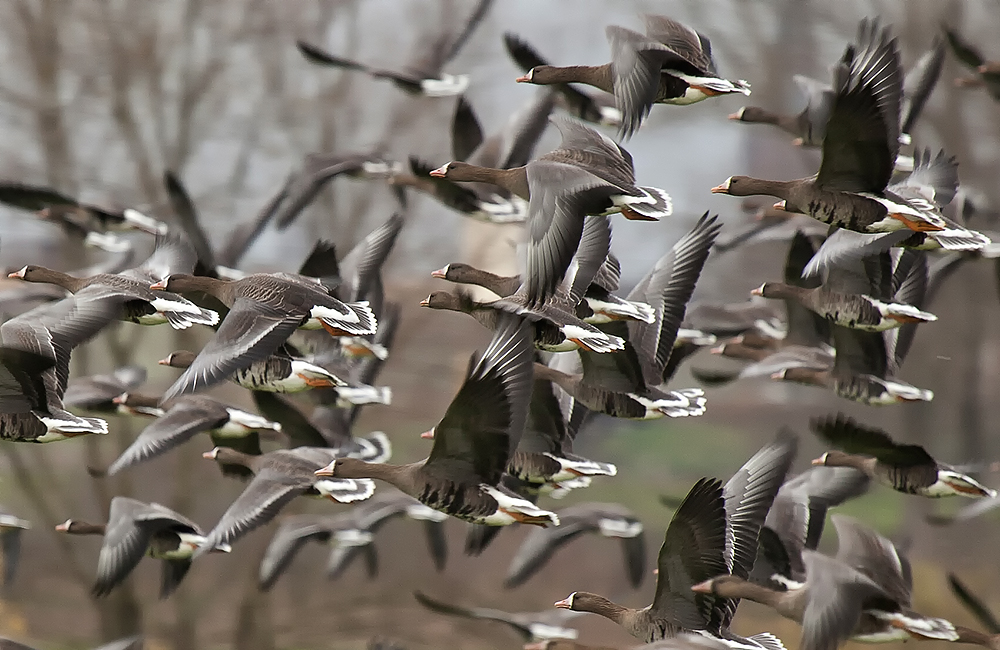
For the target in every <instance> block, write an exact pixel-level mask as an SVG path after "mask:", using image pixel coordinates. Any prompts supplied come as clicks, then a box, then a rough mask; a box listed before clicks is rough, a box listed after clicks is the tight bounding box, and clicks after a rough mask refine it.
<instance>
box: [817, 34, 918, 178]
mask: <svg viewBox="0 0 1000 650" xmlns="http://www.w3.org/2000/svg"><path fill="white" fill-rule="evenodd" d="M856 48H857V49H856V50H855V46H849V47H848V49H847V52H845V54H844V58H843V59H842V61H841V63H840V64H838V67H837V68H836V69H835V74H834V78H835V79H838V78H839V80H838V81H839V82H838V83H835V84H834V89H835V90H836V91H837V97H836V99H835V100H834V104H833V111H832V113H831V115H830V121H829V122H828V123H827V126H826V137H825V138H824V139H823V162H822V164H821V165H820V168H819V174H818V175H817V177H816V185H817V187H819V188H821V189H824V190H839V191H845V192H873V193H879V192H881V191H882V190H884V189H885V187H886V185H888V184H889V179H890V178H891V177H892V170H893V167H894V165H895V163H896V154H897V152H898V151H899V110H900V108H899V107H900V101H901V95H902V89H903V76H902V70H901V68H900V64H899V51H898V50H897V47H896V40H895V39H894V38H891V37H890V35H889V31H888V29H884V28H882V27H881V26H880V25H879V24H878V22H877V21H871V20H868V19H865V20H862V21H861V24H860V26H859V27H858V38H857V45H856Z"/></svg>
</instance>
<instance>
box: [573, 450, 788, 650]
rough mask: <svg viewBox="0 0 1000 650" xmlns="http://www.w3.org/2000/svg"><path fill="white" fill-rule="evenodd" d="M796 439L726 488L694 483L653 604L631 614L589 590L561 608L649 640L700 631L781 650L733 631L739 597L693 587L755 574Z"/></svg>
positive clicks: (671, 533) (662, 561)
mask: <svg viewBox="0 0 1000 650" xmlns="http://www.w3.org/2000/svg"><path fill="white" fill-rule="evenodd" d="M795 446H796V445H795V440H794V439H789V438H782V439H779V440H778V441H776V442H774V443H772V444H770V445H768V446H766V447H764V448H763V449H761V450H760V451H759V452H757V453H756V454H755V455H754V456H753V457H752V458H751V459H750V460H749V461H747V462H746V464H744V465H743V467H742V468H740V470H739V471H737V473H736V474H735V475H733V477H732V478H731V479H730V480H729V481H728V482H727V483H726V485H725V487H723V486H722V483H721V482H720V481H718V480H716V479H708V478H703V479H701V480H699V481H698V482H697V483H695V484H694V487H692V488H691V490H690V491H689V492H688V494H687V496H686V497H685V498H684V501H683V502H682V503H681V505H680V507H679V508H678V509H677V511H676V512H675V513H674V516H673V518H672V519H671V521H670V525H669V526H667V532H666V535H665V536H664V540H663V546H662V547H661V548H660V554H659V559H658V564H659V571H658V573H657V576H656V595H655V596H654V598H653V603H652V604H651V605H649V606H648V607H645V608H642V609H632V608H629V607H624V606H622V605H619V604H617V603H614V602H612V601H610V600H608V599H607V598H605V597H603V596H599V595H597V594H592V593H588V592H584V591H578V592H574V593H572V594H570V595H569V596H568V597H567V598H565V599H563V600H561V601H559V602H557V603H556V607H560V608H564V609H571V610H574V611H582V612H590V613H593V614H598V615H600V616H603V617H605V618H607V619H610V620H611V621H614V622H615V623H617V624H618V625H620V626H622V627H623V628H624V629H625V631H626V632H628V633H629V634H631V635H632V636H634V637H636V638H637V639H639V640H640V641H643V642H644V643H652V642H653V641H659V640H660V639H664V638H670V637H673V636H677V635H678V634H681V633H683V632H696V633H698V634H702V635H706V636H710V637H713V638H716V639H719V640H721V641H722V642H724V643H726V645H727V646H729V647H732V648H756V649H758V650H759V649H760V648H769V649H777V648H783V647H784V646H782V644H781V641H779V640H778V639H777V638H775V637H774V636H772V635H770V634H763V635H757V636H754V637H750V638H748V639H747V638H742V637H739V636H737V635H736V634H734V633H733V632H731V631H730V630H729V624H730V622H731V621H732V618H733V616H734V614H735V613H736V606H737V605H738V604H739V601H737V600H729V599H717V598H715V597H713V596H711V595H703V594H696V593H695V592H693V591H691V587H693V586H695V585H697V584H700V583H702V582H703V581H704V580H708V579H709V578H711V577H715V576H718V575H720V574H730V575H735V576H738V577H741V578H746V577H748V576H749V575H750V571H751V569H752V568H753V564H754V559H755V558H756V555H757V539H758V533H759V531H760V527H761V526H762V525H763V523H764V518H765V517H766V516H767V511H768V509H769V508H770V507H771V502H772V501H773V499H774V496H775V494H776V493H777V492H778V488H779V487H781V483H782V481H783V480H784V478H785V473H786V472H787V471H788V468H789V466H790V465H791V462H792V458H793V457H794V455H795Z"/></svg>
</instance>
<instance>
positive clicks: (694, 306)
mask: <svg viewBox="0 0 1000 650" xmlns="http://www.w3.org/2000/svg"><path fill="white" fill-rule="evenodd" d="M684 326H685V327H691V328H694V329H697V330H702V331H704V332H709V333H710V334H714V335H715V336H717V337H725V336H739V335H740V334H743V333H745V332H747V331H749V330H758V331H759V332H760V333H762V334H765V335H768V336H770V338H773V339H783V338H784V337H785V334H786V328H787V324H786V323H785V321H784V319H783V317H782V316H781V315H780V314H779V312H778V310H777V309H776V308H775V306H774V305H772V304H770V303H769V302H768V301H767V300H758V299H753V300H745V301H743V302H710V301H705V300H698V301H695V302H692V303H691V304H690V305H688V309H687V311H686V313H685V318H684Z"/></svg>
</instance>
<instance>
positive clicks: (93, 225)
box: [0, 181, 167, 237]
mask: <svg viewBox="0 0 1000 650" xmlns="http://www.w3.org/2000/svg"><path fill="white" fill-rule="evenodd" d="M0 203H3V204H5V205H9V206H12V207H15V208H20V209H22V210H32V211H35V212H37V214H38V218H40V219H44V220H46V221H51V222H53V223H57V224H59V225H60V226H61V227H62V228H63V229H64V230H65V231H66V232H68V233H70V234H73V235H78V236H80V237H85V236H86V235H88V234H90V233H95V232H96V233H105V232H107V231H110V230H129V229H136V230H141V231H143V232H148V233H149V234H151V235H164V234H166V232H167V226H166V224H164V223H162V222H160V221H157V220H156V219H152V218H150V217H148V216H146V215H144V214H142V213H141V212H139V211H137V210H133V209H131V208H125V209H122V208H121V207H118V206H111V205H99V204H97V203H88V202H83V201H79V200H77V199H75V198H73V197H71V196H69V195H67V194H63V193H62V192H60V191H58V190H56V189H54V188H51V187H45V186H41V185H29V184H27V183H20V182H16V181H0Z"/></svg>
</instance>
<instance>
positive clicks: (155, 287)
mask: <svg viewBox="0 0 1000 650" xmlns="http://www.w3.org/2000/svg"><path fill="white" fill-rule="evenodd" d="M149 288H150V289H152V290H154V291H163V290H164V289H166V288H167V278H164V279H162V280H160V281H159V282H157V283H156V284H151V285H149Z"/></svg>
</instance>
